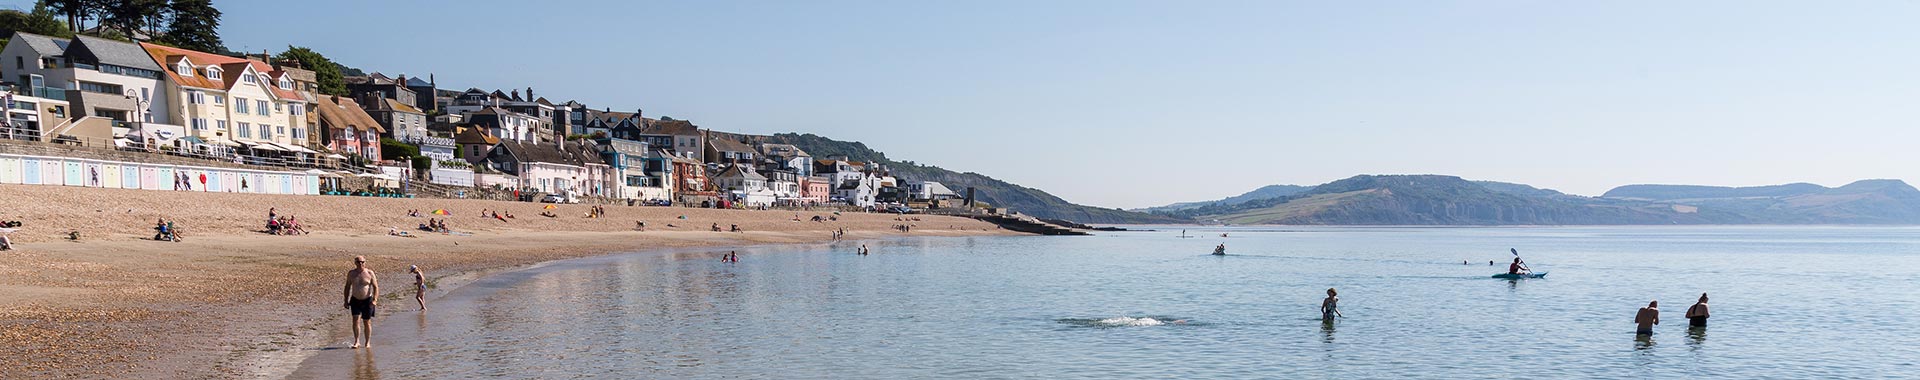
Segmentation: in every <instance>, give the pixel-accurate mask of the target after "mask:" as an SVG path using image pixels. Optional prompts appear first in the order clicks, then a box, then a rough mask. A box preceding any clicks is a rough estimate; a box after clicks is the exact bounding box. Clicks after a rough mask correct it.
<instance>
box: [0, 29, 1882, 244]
mask: <svg viewBox="0 0 1920 380" xmlns="http://www.w3.org/2000/svg"><path fill="white" fill-rule="evenodd" d="M12 3H13V4H10V5H15V6H16V7H19V6H18V5H17V4H18V3H23V2H20V1H14V2H12ZM0 4H7V3H0ZM296 4H311V3H291V2H273V1H234V0H216V1H215V5H216V6H217V7H219V8H220V9H221V10H222V11H224V12H225V18H224V19H223V21H222V25H221V28H220V35H221V37H222V38H223V39H224V40H225V41H226V43H227V45H228V46H229V48H231V49H235V50H245V51H260V50H263V49H264V50H271V51H273V52H279V51H281V50H284V49H285V48H286V47H287V46H288V45H297V46H305V47H310V48H313V49H315V50H317V51H320V52H321V53H323V54H326V55H327V56H329V57H330V58H332V59H333V60H334V61H337V62H341V63H344V64H346V65H349V66H353V67H357V68H361V69H364V70H367V71H379V72H384V73H387V74H389V75H395V74H401V73H405V74H408V75H412V76H421V75H427V74H429V73H431V74H434V75H435V77H436V78H438V79H439V82H440V83H441V84H442V86H443V87H446V88H454V89H465V88H468V87H479V88H483V89H487V90H492V89H501V90H510V89H516V88H520V89H524V88H526V87H529V86H531V87H533V88H534V91H535V92H536V93H537V94H539V95H540V96H544V97H547V98H549V99H551V100H555V101H564V100H578V101H580V102H582V103H585V104H587V105H589V106H591V107H595V108H612V109H615V110H633V109H643V110H644V111H645V114H646V115H648V116H650V117H658V116H672V117H674V118H677V119H688V120H692V121H694V122H695V123H696V124H698V125H700V126H702V127H705V128H709V129H715V130H723V131H732V132H743V133H756V134H770V133H778V132H790V131H797V132H806V133H814V134H819V135H823V136H827V137H831V138H835V139H840V140H858V141H862V142H865V143H867V145H868V146H871V147H873V148H875V149H878V150H881V151H884V152H887V154H888V156H889V157H892V158H895V159H905V160H912V161H915V162H919V163H923V164H932V165H937V166H940V167H944V168H948V169H953V170H958V171H973V172H980V173H984V174H988V175H991V176H993V177H995V178H999V179H1002V180H1006V181H1008V182H1013V183H1016V184H1020V185H1024V186H1028V187H1034V188H1039V189H1043V190H1046V191H1048V192H1051V193H1053V194H1055V195H1058V196H1060V197H1062V198H1065V199H1067V200H1069V201H1073V202H1077V203H1082V204H1088V205H1094V206H1101V207H1126V208H1133V207H1144V206H1155V205H1161V204H1167V203H1172V202H1180V201H1194V200H1206V199H1217V198H1222V197H1226V196H1230V195H1235V194H1239V193H1241V192H1245V191H1248V190H1252V189H1254V188H1257V187H1260V186H1263V185H1269V184H1302V185H1312V184H1319V183H1324V182H1328V181H1333V180H1337V179H1341V178H1346V177H1349V176H1353V175H1358V174H1449V175H1458V176H1461V177H1466V178H1468V179H1477V180H1496V181H1507V182H1518V183H1525V184H1531V185H1535V186H1539V187H1544V188H1551V189H1557V190H1561V191H1565V192H1569V193H1573V194H1581V195H1599V194H1601V193H1604V192H1605V191H1606V190H1607V189H1610V188H1612V187H1614V186H1619V185H1626V184H1642V183H1669V184H1701V185H1722V186H1751V185H1767V184H1780V183H1790V182H1811V183H1816V184H1821V185H1827V186H1839V185H1843V184H1846V183H1848V182H1851V181H1854V180H1858V179H1867V178H1897V179H1904V180H1908V181H1909V182H1914V183H1920V182H1916V181H1920V168H1916V167H1915V164H1916V163H1920V149H1915V144H1916V143H1917V142H1920V128H1915V127H1914V126H1915V125H1916V123H1917V122H1920V44H1916V43H1914V41H1920V23H1916V22H1913V20H1914V19H1915V16H1916V15H1920V2H1910V1H1909V2H1895V1H1857V2H1855V1H1847V2H1805V1H1687V2H1666V1H1608V2H1541V1H1459V2H1455V1H1340V2H1291V1H1245V2H1235V1H1177V2H1176V1H1157V2H1137V1H1065V0H1061V1H966V2H955V1H872V2H856V1H806V2H795V1H685V2H648V1H488V0H482V1H399V2H395V1H362V0H336V1H328V2H326V5H325V6H300V5H296Z"/></svg>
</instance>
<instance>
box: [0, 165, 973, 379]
mask: <svg viewBox="0 0 1920 380" xmlns="http://www.w3.org/2000/svg"><path fill="white" fill-rule="evenodd" d="M543 206H544V205H542V204H536V203H523V202H498V201H477V200H446V199H386V198H364V197H340V196H287V195H261V194H218V193H185V192H164V191H139V190H120V189H91V188H73V187H60V186H29V185H0V220H20V221H23V222H25V225H24V226H22V227H20V231H18V232H14V233H12V234H11V237H12V238H13V240H14V242H15V243H16V244H17V246H16V250H13V251H4V252H0V304H5V305H8V307H6V308H5V309H4V310H0V368H7V369H8V371H7V376H6V377H14V376H16V375H17V376H23V377H26V378H103V377H112V378H257V377H273V376H277V375H283V374H286V373H288V371H291V368H289V366H291V365H292V364H297V363H298V361H299V359H300V358H301V357H304V355H311V354H313V350H312V349H313V348H317V347H324V346H325V345H326V343H327V342H330V341H333V340H336V339H337V340H342V341H344V340H345V339H346V338H345V336H346V335H347V334H348V330H347V329H346V324H345V323H344V313H343V312H342V311H341V309H340V306H339V304H338V303H339V301H338V298H339V297H340V295H339V294H340V288H341V281H343V278H344V277H343V276H344V273H345V271H346V270H347V269H350V268H351V266H352V263H351V258H352V257H353V256H355V255H365V256H367V258H368V259H369V266H371V267H372V268H373V269H374V270H375V271H377V272H378V273H379V274H380V275H381V280H382V285H383V286H382V289H381V290H382V291H383V292H385V293H387V295H386V298H383V299H382V301H381V304H382V306H383V307H389V308H392V307H405V306H411V304H412V296H411V294H412V290H411V289H410V286H409V285H410V283H411V279H410V277H409V276H407V274H406V267H407V265H419V266H420V267H421V268H422V269H424V270H425V271H426V272H427V274H428V275H429V279H428V284H429V294H433V293H438V292H444V291H445V289H450V288H452V287H456V286H458V284H460V283H464V282H466V281H471V280H472V279H474V278H477V277H479V276H481V275H484V274H485V273H491V272H493V271H499V270H506V269H512V268H518V267H523V266H526V265H531V264H535V263H540V262H545V261H551V260H558V259H566V258H575V257H585V256H594V255H603V254H607V253H614V252H630V251H638V250H648V249H662V248H696V247H716V246H738V245H755V244H793V243H812V242H823V241H827V240H829V237H830V231H832V230H834V229H838V228H842V227H844V228H847V230H848V231H849V232H850V235H849V238H874V237H883V236H897V235H900V234H898V233H897V232H895V231H894V230H892V229H891V227H892V226H894V225H897V224H907V223H910V224H913V225H915V227H914V228H913V233H912V235H916V236H959V235H988V234H1009V233H1010V232H1007V231H1003V230H999V229H997V228H996V227H994V226H993V225H991V224H987V223H984V222H979V221H975V220H971V219H965V218H953V217H938V216H915V217H917V218H919V219H920V220H919V221H900V220H896V218H897V216H895V215H889V214H861V213H846V214H843V215H841V216H840V220H839V221H837V222H807V221H802V222H794V221H792V219H793V217H794V215H795V214H796V212H795V211H741V210H707V209H690V208H681V207H626V206H607V207H606V209H607V215H606V216H604V217H601V218H586V217H585V213H586V212H587V210H588V206H587V205H560V206H557V208H556V209H553V210H551V211H552V212H554V213H555V214H558V215H559V217H557V218H547V217H542V216H539V215H538V214H540V213H541V212H542V211H545V209H543ZM269 207H274V208H277V212H278V213H279V214H281V215H292V216H294V217H296V218H298V219H299V220H300V221H301V222H302V223H303V224H305V225H306V226H307V228H308V230H309V231H310V232H311V234H308V235H301V236H273V235H267V234H265V233H263V232H261V230H264V224H265V219H266V211H267V208H269ZM408 209H418V210H419V211H420V212H421V213H422V214H423V216H426V217H434V218H442V219H447V220H448V221H449V226H450V227H451V228H452V229H453V230H455V231H457V232H460V234H454V235H441V234H423V235H421V236H420V237H416V238H402V237H393V236H388V235H387V230H388V227H401V230H407V231H412V230H411V228H410V226H414V225H417V224H420V223H425V221H426V220H427V219H428V218H426V217H421V218H413V217H407V216H406V211H407V210H408ZM434 209H446V210H448V211H449V212H451V213H452V214H453V215H450V216H439V215H424V214H426V213H428V212H430V211H432V210H434ZM482 209H488V210H499V211H501V212H502V213H512V214H514V216H515V218H514V219H511V220H508V221H504V222H503V221H499V220H495V219H491V218H482V217H480V216H479V212H480V210H482ZM797 213H798V214H799V215H800V217H801V218H802V220H806V218H810V217H811V216H813V215H831V213H830V212H825V211H821V212H807V211H800V212H797ZM681 216H685V217H686V219H680V218H679V217H681ZM162 217H164V218H169V219H173V220H174V221H175V223H176V225H178V226H180V227H182V228H183V229H184V231H185V232H186V233H185V235H184V236H185V241H183V242H180V243H172V242H159V241H153V240H149V239H150V238H151V237H152V235H153V231H152V226H153V223H154V220H155V219H156V218H162ZM642 220H643V221H646V222H647V226H648V229H647V231H644V232H642V231H634V222H635V221H642ZM714 223H718V224H720V226H721V227H722V228H725V227H727V226H728V225H730V224H738V225H740V226H741V228H742V229H743V230H745V231H747V232H739V233H733V232H720V233H716V232H708V228H709V226H711V225H712V224H714ZM669 224H673V225H675V226H673V227H670V226H668V225H669ZM68 231H79V232H80V233H81V239H80V240H79V241H77V242H75V241H67V240H65V239H64V236H65V233H66V232H68ZM413 232H418V231H413ZM403 295H404V296H403ZM403 303H404V304H405V305H402V304H403Z"/></svg>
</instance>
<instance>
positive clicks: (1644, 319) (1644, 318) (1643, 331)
mask: <svg viewBox="0 0 1920 380" xmlns="http://www.w3.org/2000/svg"><path fill="white" fill-rule="evenodd" d="M1633 323H1635V324H1638V325H1639V326H1638V327H1637V328H1635V329H1634V330H1633V333H1635V334H1640V335H1652V334H1653V326H1654V325H1658V324H1660V301H1652V302H1647V307H1643V308H1640V312H1639V313H1638V314H1634V316H1633Z"/></svg>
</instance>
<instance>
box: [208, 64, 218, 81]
mask: <svg viewBox="0 0 1920 380" xmlns="http://www.w3.org/2000/svg"><path fill="white" fill-rule="evenodd" d="M207 79H220V68H219V67H216V66H207Z"/></svg>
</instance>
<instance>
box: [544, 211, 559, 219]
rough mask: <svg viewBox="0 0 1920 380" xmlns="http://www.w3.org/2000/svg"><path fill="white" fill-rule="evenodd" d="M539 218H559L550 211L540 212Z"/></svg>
mask: <svg viewBox="0 0 1920 380" xmlns="http://www.w3.org/2000/svg"><path fill="white" fill-rule="evenodd" d="M540 216H544V217H548V218H558V217H560V215H557V214H554V213H553V212H552V211H541V212H540Z"/></svg>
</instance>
